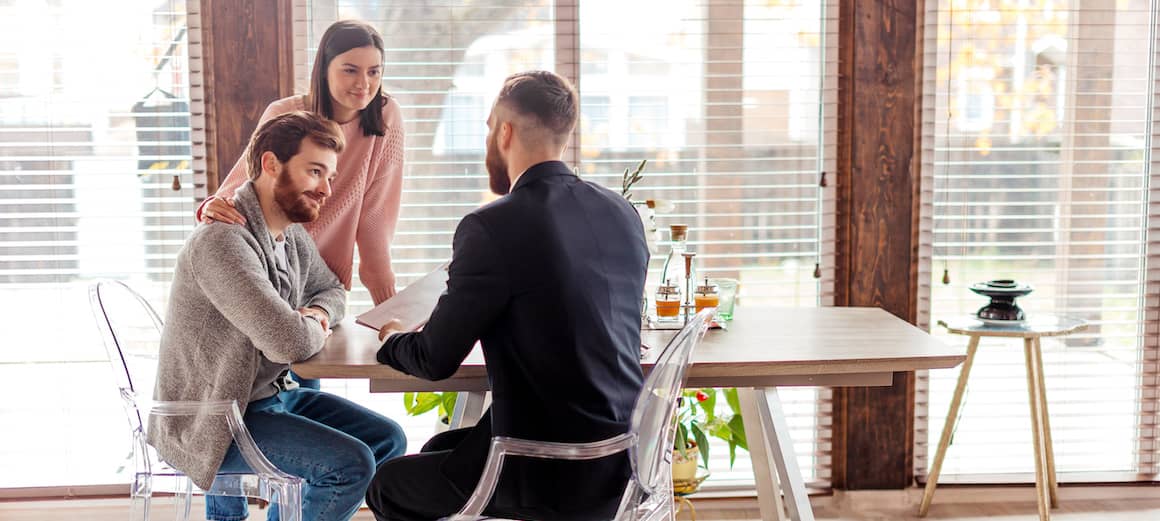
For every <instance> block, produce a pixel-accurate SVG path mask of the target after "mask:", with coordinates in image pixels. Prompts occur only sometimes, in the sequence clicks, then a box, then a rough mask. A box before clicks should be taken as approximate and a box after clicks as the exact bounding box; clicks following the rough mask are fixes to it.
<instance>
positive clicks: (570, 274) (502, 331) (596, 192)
mask: <svg viewBox="0 0 1160 521" xmlns="http://www.w3.org/2000/svg"><path fill="white" fill-rule="evenodd" d="M648 258H649V254H648V247H647V245H646V243H645V239H644V232H643V228H642V226H641V223H640V220H639V218H638V217H637V214H636V212H635V211H634V210H633V208H632V206H631V205H630V204H629V203H628V202H627V201H625V200H624V198H622V197H621V196H620V195H619V194H617V193H615V192H612V191H611V190H608V189H606V188H603V187H601V186H599V185H597V184H595V183H590V182H586V181H583V180H581V179H580V178H578V177H577V176H576V175H574V174H573V173H572V171H571V170H569V169H568V167H567V166H566V165H565V164H564V163H561V162H558V161H548V162H544V163H540V164H537V165H535V166H533V167H532V168H530V169H528V170H527V171H526V172H524V174H523V175H522V176H520V178H519V179H518V181H517V182H516V184H515V186H513V187H512V190H511V193H509V194H508V195H506V196H504V197H502V198H500V199H499V200H497V201H494V202H492V203H491V204H488V205H486V206H483V207H481V208H479V209H477V210H476V211H474V212H471V213H470V214H468V215H467V216H466V217H464V218H463V220H462V221H460V223H459V226H458V228H457V229H456V231H455V239H454V243H453V254H452V259H451V265H450V268H449V279H448V281H447V291H446V293H444V294H443V295H442V296H441V297H440V299H439V303H438V305H437V306H436V307H435V310H434V312H433V313H432V314H431V318H430V321H429V322H428V323H427V325H426V326H425V327H424V329H423V330H422V331H420V332H417V333H405V334H398V335H394V336H392V337H391V338H389V339H388V340H387V342H386V343H384V345H383V347H382V349H381V350H380V351H379V353H378V359H379V361H380V362H382V363H385V364H389V365H390V366H392V367H394V368H396V369H398V370H400V371H403V372H405V373H408V374H411V375H414V376H418V377H420V378H425V379H430V380H440V379H443V378H447V377H449V376H451V375H452V374H454V373H455V371H456V369H457V368H458V367H459V365H460V364H461V363H462V362H463V359H464V358H465V357H466V356H467V354H468V353H469V352H470V351H471V348H472V346H473V345H474V344H475V341H476V340H477V339H478V340H479V341H480V343H481V345H482V347H483V354H484V357H485V358H486V362H487V374H488V380H489V381H490V383H491V390H492V405H491V409H490V414H489V415H488V416H485V417H484V420H483V421H481V422H480V424H479V425H477V426H475V427H474V428H473V431H472V432H471V433H470V434H469V435H468V437H467V439H466V441H465V442H463V443H462V444H460V445H459V447H458V448H457V449H455V450H454V452H453V453H452V454H451V455H450V456H449V457H448V459H447V461H446V463H445V464H444V465H443V468H442V471H443V473H444V474H445V475H446V476H447V477H448V478H449V479H450V480H451V481H452V482H453V483H455V485H456V486H457V487H458V488H459V489H460V491H461V492H463V493H464V494H470V492H471V491H472V489H473V488H474V487H475V484H476V482H477V481H478V480H479V476H480V474H481V473H482V470H483V462H484V459H485V457H486V453H487V448H488V443H489V442H490V439H491V437H492V436H493V435H500V436H514V437H518V438H525V439H532V440H541V441H558V442H589V441H597V440H601V439H605V438H609V437H612V436H615V435H617V434H621V433H624V432H627V431H628V428H629V420H630V416H631V414H632V407H633V405H634V403H635V399H636V396H637V394H638V393H639V392H640V389H641V386H642V383H643V377H642V375H641V369H640V358H639V356H640V355H639V353H640V307H641V296H642V294H643V291H644V282H645V274H646V270H647V264H648ZM489 417H490V421H487V420H488V419H489ZM572 473H575V474H572ZM629 476H630V468H629V465H628V459H627V457H626V456H624V455H620V456H613V457H609V458H604V459H602V460H595V461H588V462H546V461H543V460H536V461H530V460H528V459H524V458H511V459H509V460H508V461H507V462H505V465H504V477H503V480H502V481H501V488H500V489H499V490H498V491H497V495H496V498H495V500H494V503H493V504H494V505H501V504H506V505H505V506H507V507H509V508H515V509H516V511H522V512H525V513H528V514H529V515H531V516H532V517H540V518H552V519H567V518H580V519H586V518H592V517H595V516H604V515H611V513H612V512H611V511H610V510H609V509H612V510H615V508H616V503H617V501H618V500H619V497H620V494H621V492H622V491H623V489H624V485H625V483H626V482H627V479H628V478H629Z"/></svg>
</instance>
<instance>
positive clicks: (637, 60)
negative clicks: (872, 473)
mask: <svg viewBox="0 0 1160 521" xmlns="http://www.w3.org/2000/svg"><path fill="white" fill-rule="evenodd" d="M301 12H302V15H301V16H296V18H299V19H300V20H299V23H300V24H302V27H303V30H302V31H301V34H302V35H303V37H302V38H301V39H300V42H301V44H300V45H298V46H296V48H297V49H301V51H298V52H296V56H297V63H298V65H299V66H298V68H297V70H298V75H297V85H298V88H299V89H300V90H303V91H304V89H305V88H306V87H307V85H308V84H309V71H310V67H311V66H312V60H313V57H314V54H315V52H316V49H315V47H314V46H315V45H317V41H318V39H319V37H320V36H321V34H322V32H323V31H324V30H325V28H326V27H327V26H328V25H329V24H330V23H332V22H333V21H334V20H336V19H342V18H359V19H363V20H367V21H369V22H371V23H373V24H374V25H375V26H376V27H377V28H378V29H379V30H380V32H381V33H382V34H383V37H384V39H385V41H386V47H387V51H386V55H385V62H386V63H385V68H384V79H383V82H384V86H385V88H386V90H387V91H388V92H389V93H390V94H391V95H392V96H393V97H394V98H395V99H396V100H398V101H399V103H400V106H401V107H402V109H403V117H404V120H405V125H406V168H405V171H406V178H405V181H404V194H403V210H402V218H401V221H400V223H399V227H398V232H397V235H396V240H395V243H394V244H393V245H392V248H393V249H392V258H393V259H394V262H395V269H396V272H397V274H398V276H399V283H400V284H406V283H409V282H410V281H412V280H414V279H415V278H416V277H417V276H419V275H421V274H423V273H426V272H427V271H428V270H430V269H433V268H434V267H435V266H436V265H437V264H438V263H440V262H442V261H443V260H446V258H448V257H449V256H450V253H451V251H450V241H451V235H452V232H453V231H454V229H455V225H456V224H457V223H458V221H459V219H460V218H461V217H462V216H463V215H464V214H466V213H467V212H470V211H471V210H472V209H474V208H476V207H477V206H479V205H480V204H481V203H483V202H486V201H488V200H490V199H491V198H492V196H491V195H490V194H489V193H488V191H487V182H486V174H485V171H484V166H483V158H484V154H485V150H484V140H485V137H486V133H487V128H486V126H485V121H486V117H487V114H488V112H489V111H490V108H491V102H492V101H493V100H494V97H495V94H496V93H497V91H498V90H499V87H500V85H501V84H502V82H503V79H504V78H505V77H506V76H507V75H509V74H511V73H513V72H518V71H521V70H527V69H548V70H555V71H556V72H558V73H560V74H562V75H564V76H566V77H568V78H570V79H571V80H572V81H574V82H575V83H576V84H577V86H578V88H579V92H580V98H581V100H580V102H581V121H580V125H579V128H578V129H577V133H576V136H575V138H574V143H573V146H572V147H571V149H570V150H569V152H568V157H567V158H566V160H567V161H569V162H570V163H572V164H574V165H575V166H576V168H577V171H578V173H579V175H581V176H582V177H584V178H586V179H590V180H593V181H595V182H598V183H601V184H603V185H605V186H608V187H610V188H613V189H616V190H619V189H620V184H621V176H622V174H623V172H624V169H625V168H630V167H635V165H636V164H637V163H638V162H639V161H640V160H648V165H647V166H646V168H645V172H644V179H643V180H642V181H640V182H639V183H638V184H637V186H636V187H635V188H634V190H633V193H634V197H633V199H634V200H644V199H664V200H667V201H670V202H671V203H672V211H671V212H669V213H666V214H660V215H658V216H657V224H658V226H659V227H660V228H661V229H662V230H667V226H668V225H669V224H676V223H681V224H687V225H689V229H690V233H689V239H690V249H692V250H694V251H696V252H697V253H698V257H697V262H698V264H699V270H700V272H701V274H702V276H711V277H733V278H738V279H739V280H740V281H741V286H742V294H743V299H742V300H743V305H751V306H753V305H765V304H774V305H789V306H815V305H827V304H831V303H832V290H831V289H830V288H832V274H833V269H832V264H833V263H832V256H833V247H832V244H833V218H832V215H833V199H832V194H831V193H830V191H832V189H830V190H824V189H821V188H820V187H819V177H820V173H821V172H823V171H826V170H829V171H833V168H834V166H833V165H834V162H835V150H836V148H835V146H834V143H835V132H836V90H837V74H836V64H837V38H836V34H837V7H836V1H827V2H804V1H801V2H795V1H790V2H777V3H775V4H770V3H769V2H764V1H756V0H746V1H737V2H710V1H707V0H682V1H676V2H669V1H664V2H662V1H641V2H630V3H623V2H622V3H612V2H596V1H593V2H583V1H578V0H560V1H557V2H550V1H548V0H505V1H501V2H487V3H483V4H479V3H474V4H473V3H468V4H464V3H460V2H447V1H428V2H414V1H412V2H406V1H404V2H391V3H389V4H384V3H379V2H369V1H355V0H350V1H338V2H334V1H326V2H322V1H306V2H305V3H304V4H303V5H302V9H301ZM646 19H647V20H650V22H649V23H644V24H642V23H640V22H641V20H646ZM297 33H298V31H296V34H297ZM667 239H668V237H667V233H663V234H662V235H661V243H660V248H659V249H660V252H659V253H660V255H657V256H656V258H654V261H653V263H652V264H651V277H650V278H651V280H650V284H652V285H654V287H655V283H656V282H657V281H656V280H655V279H656V278H657V277H658V276H659V272H660V269H661V262H662V261H661V258H662V257H663V254H664V253H665V252H666V251H667V247H668V246H667V242H666V241H667ZM818 264H820V267H819V271H820V274H821V276H822V277H821V279H816V278H814V272H815V265H818ZM354 287H355V288H356V289H355V293H354V294H353V295H354V296H353V298H352V300H353V302H352V306H354V307H356V308H357V307H360V306H361V307H365V306H366V305H369V298H367V297H366V295H365V293H363V292H362V291H363V290H362V289H361V288H360V287H359V284H358V283H357V282H356V283H355V284H354ZM782 398H783V400H784V401H785V402H786V404H785V405H786V408H787V412H788V414H789V415H790V422H791V425H792V428H793V437H794V439H795V440H796V441H797V448H798V452H799V460H800V462H801V466H802V468H803V470H804V471H805V472H806V473H807V480H811V481H814V482H815V483H817V484H819V485H822V486H826V485H827V484H828V480H829V470H828V469H829V450H830V434H829V393H828V392H827V391H824V390H816V389H812V388H803V389H794V390H787V391H783V392H782ZM395 400H396V401H397V398H395ZM427 421H429V420H424V422H427ZM713 456H714V461H713V462H711V468H712V469H713V472H714V479H715V480H717V482H718V483H719V484H723V485H728V483H729V482H731V481H738V482H742V481H745V480H751V479H752V477H751V474H749V472H748V468H749V467H748V461H747V459H746V458H745V457H744V456H743V457H740V458H738V462H737V465H736V471H735V472H733V473H730V472H729V470H728V459H727V458H728V451H727V450H726V448H725V447H723V446H722V447H714V449H713Z"/></svg>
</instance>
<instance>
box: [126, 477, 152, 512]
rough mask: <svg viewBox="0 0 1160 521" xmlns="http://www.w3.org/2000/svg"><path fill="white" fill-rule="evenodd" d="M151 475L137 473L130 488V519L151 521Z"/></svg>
mask: <svg viewBox="0 0 1160 521" xmlns="http://www.w3.org/2000/svg"><path fill="white" fill-rule="evenodd" d="M151 479H152V478H151V476H149V475H147V474H145V475H143V474H137V475H136V476H135V477H134V479H133V485H132V487H133V488H132V489H130V490H129V521H149V507H151V506H152V503H153V484H152V482H151Z"/></svg>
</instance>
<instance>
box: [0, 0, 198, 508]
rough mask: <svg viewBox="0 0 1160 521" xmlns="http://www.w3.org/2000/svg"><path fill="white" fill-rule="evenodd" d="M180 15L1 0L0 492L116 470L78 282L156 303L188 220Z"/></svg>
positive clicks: (116, 410) (92, 335) (176, 4)
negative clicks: (0, 325) (116, 282)
mask: <svg viewBox="0 0 1160 521" xmlns="http://www.w3.org/2000/svg"><path fill="white" fill-rule="evenodd" d="M185 20H186V6H185V2H184V1H181V0H152V1H150V0H145V1H136V2H131V3H126V4H124V5H119V6H118V8H116V9H110V8H109V7H108V5H106V4H104V3H101V2H90V1H88V0H58V1H54V2H28V1H18V2H0V314H2V315H3V316H5V317H7V318H8V319H7V320H5V321H4V333H3V336H4V341H3V346H4V347H3V349H0V382H2V383H0V392H2V393H3V395H4V400H3V401H0V424H3V425H4V426H5V427H4V429H3V434H0V436H2V439H3V443H0V461H3V462H4V468H5V469H6V471H5V472H0V488H7V487H28V486H53V485H76V484H91V483H117V482H120V483H124V482H126V481H127V480H128V478H127V477H126V475H124V474H123V473H121V471H122V470H123V468H124V466H125V461H124V457H125V455H127V454H128V453H129V441H130V440H129V437H128V432H127V429H126V423H125V420H124V416H123V414H122V413H121V410H120V402H119V397H118V396H117V393H116V391H115V389H114V387H113V385H112V381H113V380H112V378H111V374H110V372H109V368H108V364H107V362H106V361H105V353H104V350H103V348H102V347H101V343H100V339H99V337H98V336H97V332H96V329H95V328H94V327H93V321H92V318H91V314H90V313H89V309H88V299H87V296H86V288H87V285H88V283H89V281H91V280H93V279H94V278H97V277H105V276H108V277H116V278H119V279H122V280H127V281H130V282H131V283H132V284H133V286H134V287H135V288H138V289H139V290H141V291H142V292H143V293H145V294H146V295H147V296H148V297H149V298H150V299H151V300H153V302H155V303H164V301H165V295H164V293H165V291H166V288H167V286H168V283H167V281H168V280H169V278H170V274H171V272H172V266H173V260H174V257H175V255H176V252H177V250H178V249H179V248H180V247H181V244H182V242H183V240H184V238H185V235H186V234H187V233H188V232H189V231H190V229H191V228H192V225H193V222H192V219H190V215H191V212H192V211H193V207H192V201H193V195H194V193H193V182H192V174H191V170H190V162H191V154H190V123H189V121H190V110H189V105H190V102H189V77H188V69H187V51H186V50H187V47H186V42H187V38H186V33H187V28H186V23H185Z"/></svg>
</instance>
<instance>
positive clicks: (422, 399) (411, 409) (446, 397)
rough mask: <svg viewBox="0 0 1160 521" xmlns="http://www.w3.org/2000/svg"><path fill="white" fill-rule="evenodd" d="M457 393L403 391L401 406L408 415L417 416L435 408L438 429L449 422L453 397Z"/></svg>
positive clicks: (443, 428) (453, 406)
mask: <svg viewBox="0 0 1160 521" xmlns="http://www.w3.org/2000/svg"><path fill="white" fill-rule="evenodd" d="M458 396H459V393H455V392H446V393H431V392H420V393H403V408H404V409H405V410H406V411H407V414H408V415H410V416H419V415H420V414H424V413H426V412H428V411H431V410H437V411H438V414H439V423H437V424H436V426H437V427H440V426H441V428H439V429H436V430H437V431H439V430H445V429H447V426H449V425H450V424H451V413H452V412H453V411H455V399H456V398H457V397H458Z"/></svg>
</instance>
